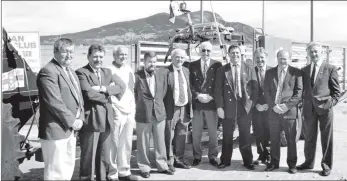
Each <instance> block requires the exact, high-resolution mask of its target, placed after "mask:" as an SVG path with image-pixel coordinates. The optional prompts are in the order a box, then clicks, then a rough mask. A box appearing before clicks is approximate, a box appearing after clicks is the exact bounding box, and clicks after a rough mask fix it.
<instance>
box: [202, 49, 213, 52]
mask: <svg viewBox="0 0 347 181" xmlns="http://www.w3.org/2000/svg"><path fill="white" fill-rule="evenodd" d="M201 51H202V52H206V51H207V52H211V50H207V49H202V50H201Z"/></svg>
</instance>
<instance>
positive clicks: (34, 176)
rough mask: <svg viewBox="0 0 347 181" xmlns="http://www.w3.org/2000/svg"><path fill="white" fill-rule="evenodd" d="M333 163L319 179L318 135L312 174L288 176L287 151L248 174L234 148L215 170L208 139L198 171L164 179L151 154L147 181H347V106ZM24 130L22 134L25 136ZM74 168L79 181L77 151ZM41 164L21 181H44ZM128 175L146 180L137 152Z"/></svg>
mask: <svg viewBox="0 0 347 181" xmlns="http://www.w3.org/2000/svg"><path fill="white" fill-rule="evenodd" d="M334 114H335V115H334V116H335V118H334V144H333V146H334V149H333V153H334V158H333V159H334V162H333V170H332V172H331V174H330V175H329V176H328V177H322V176H320V175H319V172H320V171H321V166H320V160H321V158H322V151H321V150H322V148H321V146H320V134H319V136H318V140H317V153H316V163H315V167H314V169H312V170H306V171H298V173H296V174H289V173H288V172H287V170H288V166H287V164H286V155H287V148H286V147H282V148H281V161H280V168H279V169H277V170H275V171H272V172H265V171H264V170H265V165H259V166H256V169H255V170H253V171H249V170H247V169H246V168H244V167H243V165H242V157H241V154H240V151H239V149H238V145H237V144H235V146H234V151H233V157H232V161H231V166H229V167H226V168H224V169H217V168H215V167H213V166H212V165H210V164H209V162H208V158H207V151H208V147H207V142H206V140H208V137H207V138H206V136H204V137H203V140H204V143H203V159H202V163H201V164H200V165H199V166H198V167H192V168H191V169H188V170H185V169H177V168H176V172H175V175H165V174H160V173H157V170H156V169H155V164H154V161H153V160H154V159H153V158H154V152H153V150H152V151H151V160H152V163H153V165H152V168H153V169H152V171H151V177H150V178H149V179H147V180H347V164H346V163H347V152H346V150H347V139H346V138H347V122H346V121H347V103H341V104H339V105H337V106H336V107H335V108H334ZM27 129H28V128H27V127H26V128H23V129H22V131H21V132H23V133H26V132H25V130H27ZM36 136H37V129H33V132H31V134H30V136H29V139H30V140H32V143H33V144H39V143H38V142H37V138H35V137H36ZM297 150H298V163H297V164H301V163H302V162H303V161H304V141H303V140H299V141H298V143H297ZM76 151H77V156H76V162H75V163H76V165H75V170H74V175H73V178H72V180H78V174H79V160H80V158H79V155H80V148H79V147H77V149H76ZM219 151H220V153H219V155H218V157H219V156H220V154H221V141H219ZM252 151H253V157H254V159H256V158H257V157H258V154H257V153H256V146H255V141H254V140H253V145H252ZM185 157H186V161H187V162H188V163H192V158H193V152H192V145H191V144H190V143H187V148H186V152H185ZM43 167H44V164H43V162H37V161H35V158H34V157H32V158H31V160H25V161H24V162H23V163H22V164H21V165H20V169H21V171H22V172H23V177H22V178H21V180H43ZM131 168H132V169H131V172H132V174H134V175H138V177H139V179H140V180H146V179H144V178H142V177H141V176H139V169H138V166H137V164H136V150H134V151H133V152H132V158H131Z"/></svg>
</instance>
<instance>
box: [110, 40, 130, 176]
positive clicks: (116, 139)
mask: <svg viewBox="0 0 347 181" xmlns="http://www.w3.org/2000/svg"><path fill="white" fill-rule="evenodd" d="M127 57H128V48H127V47H125V46H123V45H119V46H116V47H115V48H114V49H113V58H114V61H113V62H112V65H113V66H111V67H109V68H110V69H111V71H112V74H113V75H117V76H118V77H120V78H121V79H122V80H123V82H124V83H125V85H126V88H125V92H124V94H123V96H122V97H121V99H118V98H116V97H115V96H111V102H112V108H113V118H114V120H113V122H112V123H111V139H110V148H109V149H105V151H106V152H107V153H108V154H106V155H108V157H107V158H106V159H107V161H109V173H108V178H109V179H110V180H117V179H118V178H119V179H120V180H137V178H136V177H134V176H132V175H131V172H130V158H131V150H132V149H131V148H132V136H133V129H134V127H135V98H134V85H135V75H134V72H133V70H132V69H131V68H130V67H129V66H128V65H126V61H127Z"/></svg>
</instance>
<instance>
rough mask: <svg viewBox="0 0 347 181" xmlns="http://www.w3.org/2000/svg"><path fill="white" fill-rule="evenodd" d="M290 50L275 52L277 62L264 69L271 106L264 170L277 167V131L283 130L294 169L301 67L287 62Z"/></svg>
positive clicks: (267, 96) (289, 161)
mask: <svg viewBox="0 0 347 181" xmlns="http://www.w3.org/2000/svg"><path fill="white" fill-rule="evenodd" d="M289 61H290V58H289V53H288V52H287V51H284V50H280V51H279V52H278V53H277V62H278V66H277V67H274V68H272V69H270V70H268V71H267V72H266V76H265V90H264V95H265V99H266V103H267V105H268V107H269V109H270V111H269V119H270V140H271V152H270V154H271V162H270V164H268V165H267V168H266V171H272V170H274V169H277V168H279V162H280V151H281V145H280V133H281V131H282V130H284V132H285V136H286V140H287V148H288V152H287V164H288V166H289V173H292V174H294V173H296V168H295V165H296V162H297V151H296V141H295V138H296V118H297V114H298V104H299V102H300V100H301V99H302V89H303V87H302V75H301V71H300V69H297V68H294V67H292V66H290V65H289Z"/></svg>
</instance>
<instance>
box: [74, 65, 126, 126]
mask: <svg viewBox="0 0 347 181" xmlns="http://www.w3.org/2000/svg"><path fill="white" fill-rule="evenodd" d="M76 73H77V75H78V78H79V80H80V84H81V89H82V95H83V99H84V102H85V104H84V108H85V117H86V124H84V125H83V127H82V129H81V130H83V131H88V132H105V129H106V125H107V121H111V120H113V110H112V106H111V103H110V102H109V100H108V98H109V96H110V95H117V96H118V97H120V96H121V95H122V94H123V93H124V91H125V84H124V82H123V81H122V80H121V79H120V78H119V77H117V76H116V75H112V73H111V70H109V69H107V68H101V71H100V74H101V85H102V86H105V87H106V89H107V93H101V92H99V91H96V90H94V89H92V87H93V86H100V83H99V80H98V78H97V76H96V75H95V73H94V71H93V69H92V68H91V67H90V65H89V64H87V65H86V66H84V67H81V68H79V69H78V70H76ZM112 82H114V83H115V85H113V86H109V85H110V84H111V83H112Z"/></svg>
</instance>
